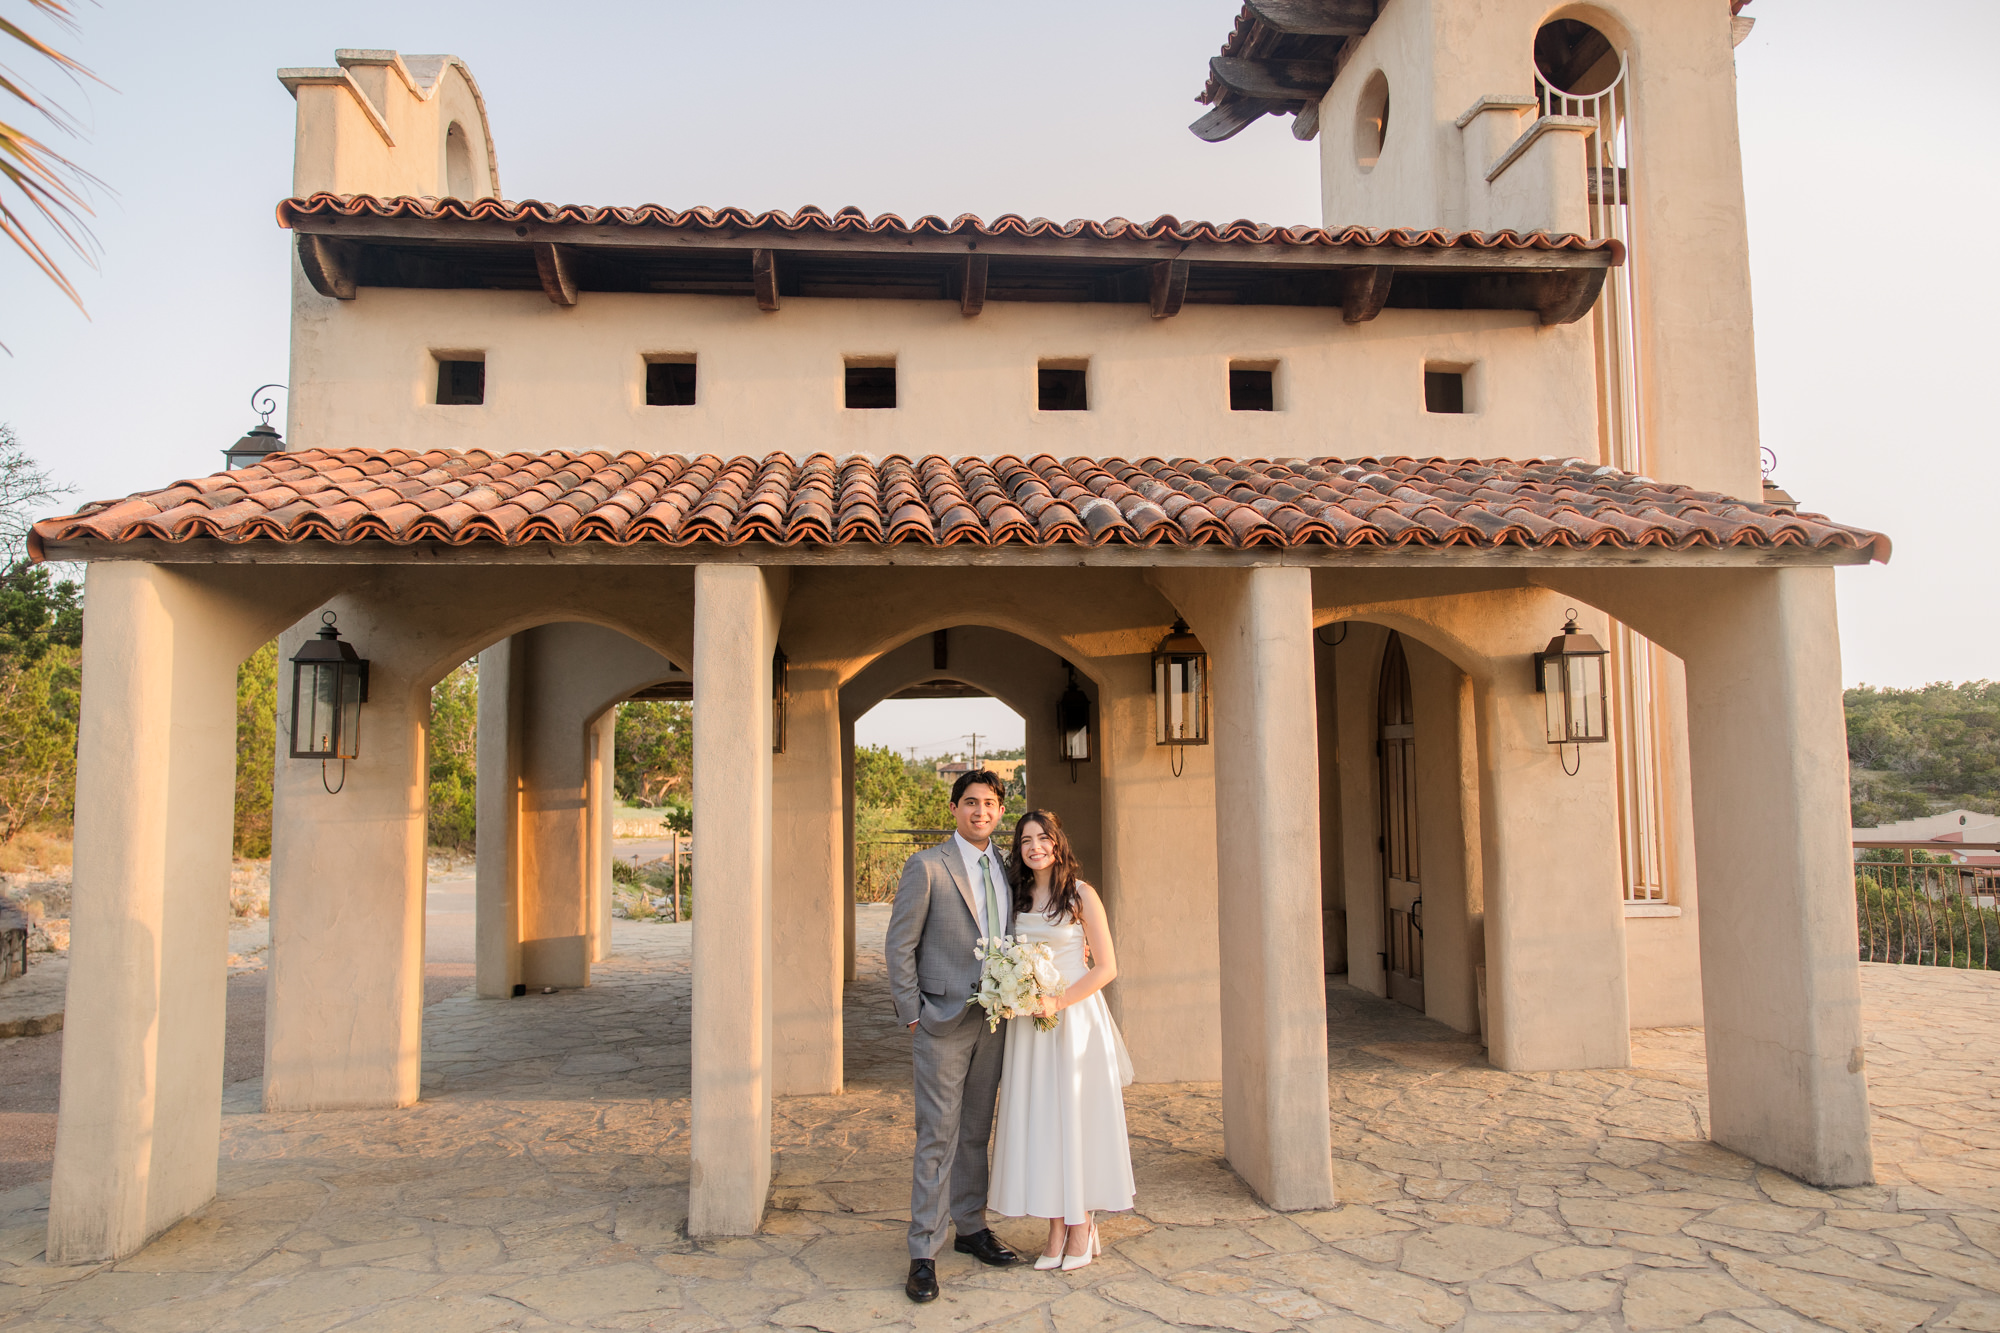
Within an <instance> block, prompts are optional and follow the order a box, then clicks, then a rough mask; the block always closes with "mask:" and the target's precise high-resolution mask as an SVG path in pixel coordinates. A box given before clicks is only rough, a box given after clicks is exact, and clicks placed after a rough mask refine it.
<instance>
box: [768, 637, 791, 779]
mask: <svg viewBox="0 0 2000 1333" xmlns="http://www.w3.org/2000/svg"><path fill="white" fill-rule="evenodd" d="M791 693H792V659H791V658H789V657H786V656H785V650H784V649H783V648H780V649H778V650H777V651H776V652H774V653H772V654H771V753H772V754H783V753H784V752H785V700H786V699H788V698H790V697H791Z"/></svg>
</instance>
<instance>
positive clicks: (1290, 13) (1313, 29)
mask: <svg viewBox="0 0 2000 1333" xmlns="http://www.w3.org/2000/svg"><path fill="white" fill-rule="evenodd" d="M1249 3H1250V12H1251V13H1252V14H1254V15H1256V16H1257V18H1258V19H1259V21H1261V22H1262V23H1263V24H1264V26H1265V27H1267V28H1270V29H1271V30H1272V31H1274V32H1284V33H1296V34H1298V35H1300V36H1306V37H1359V36H1361V34H1363V33H1365V32H1367V31H1368V29H1369V27H1370V25H1372V24H1373V23H1374V22H1375V0H1249Z"/></svg>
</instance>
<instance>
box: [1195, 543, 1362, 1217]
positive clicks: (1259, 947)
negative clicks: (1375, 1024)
mask: <svg viewBox="0 0 2000 1333" xmlns="http://www.w3.org/2000/svg"><path fill="white" fill-rule="evenodd" d="M1156 577H1157V581H1158V582H1159V585H1160V586H1161V588H1162V589H1163V590H1164V591H1166V592H1167V594H1168V596H1170V597H1171V598H1172V599H1173V600H1174V602H1175V604H1176V605H1178V606H1180V607H1181V608H1182V610H1183V611H1184V612H1185V613H1186V615H1187V617H1188V620H1189V621H1190V623H1192V624H1193V625H1194V628H1195V632H1196V633H1197V634H1198V635H1200V636H1201V638H1202V640H1203V642H1204V644H1205V645H1206V647H1207V648H1208V651H1209V655H1210V660H1211V663H1212V665H1213V671H1214V686H1213V691H1212V697H1213V699H1214V704H1215V720H1214V736H1215V742H1214V746H1215V793H1216V800H1215V853H1216V876H1217V888H1218V893H1217V897H1218V904H1217V906H1218V920H1217V925H1218V937H1219V943H1220V952H1221V962H1222V1113H1223V1148H1224V1151H1225V1152H1226V1153H1227V1154H1228V1157H1229V1161H1230V1165H1232V1166H1234V1167H1235V1168H1236V1171H1237V1173H1238V1174H1239V1175H1241V1176H1242V1177H1243V1179H1244V1180H1245V1181H1246V1182H1247V1183H1248V1184H1249V1185H1250V1187H1251V1188H1252V1189H1254V1190H1255V1191H1256V1192H1257V1194H1258V1196H1259V1197H1260V1198H1262V1199H1263V1200H1264V1202H1265V1203H1267V1204H1269V1205H1270V1206H1271V1207H1273V1208H1279V1209H1299V1208H1326V1207H1330V1206H1332V1204H1333V1203H1334V1196H1333V1165H1332V1139H1331V1133H1330V1131H1329V1127H1328V1119H1327V1117H1328V1105H1327V1060H1326V977H1325V964H1324V956H1323V954H1322V953H1321V949H1320V870H1319V753H1318V743H1317V741H1318V737H1317V732H1316V728H1315V725H1314V721H1313V718H1314V713H1315V708H1316V701H1315V699H1314V695H1313V686H1314V671H1313V642H1312V629H1313V620H1312V576H1311V573H1310V572H1309V571H1307V570H1304V569H1285V568H1261V569H1230V570H1212V571H1211V570H1204V571H1199V572H1198V573H1197V572H1195V571H1185V572H1183V571H1174V572H1173V575H1172V576H1171V577H1170V576H1168V575H1167V573H1166V572H1165V571H1159V572H1158V573H1157V575H1156Z"/></svg>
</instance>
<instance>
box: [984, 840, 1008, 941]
mask: <svg viewBox="0 0 2000 1333" xmlns="http://www.w3.org/2000/svg"><path fill="white" fill-rule="evenodd" d="M986 860H987V858H986V856H985V854H984V853H982V854H981V855H980V857H979V883H980V887H981V888H983V889H984V890H985V893H986V934H987V936H988V937H989V938H994V939H997V938H999V937H1000V936H1001V935H1003V934H1005V933H1006V927H1007V921H1006V918H1004V917H1002V916H1001V915H1000V895H998V894H997V893H995V892H993V870H992V867H990V866H988V865H987V864H986Z"/></svg>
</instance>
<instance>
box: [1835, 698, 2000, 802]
mask: <svg viewBox="0 0 2000 1333" xmlns="http://www.w3.org/2000/svg"><path fill="white" fill-rule="evenodd" d="M1846 705H1847V754H1848V761H1849V766H1850V767H1849V774H1850V776H1849V781H1850V784H1851V790H1850V795H1851V798H1852V801H1853V805H1854V822H1855V824H1856V826H1857V827H1862V828H1867V827H1872V826H1874V825H1877V824H1884V823H1891V822H1894V821H1895V820H1899V819H1913V818H1917V817H1919V816H1922V815H1926V814H1932V813H1935V812H1937V811H1940V810H1950V809H1960V808H1962V809H1967V810H1978V811H1981V812H1983V813H1986V814H2000V682H1996V681H1988V680H1973V681H1966V682H1965V683H1964V684H1960V685H1954V684H1952V683H1950V682H1949V681H1941V682H1935V683H1932V684H1929V685H1925V686H1922V687H1920V688H1918V689H1913V690H1898V689H1877V688H1875V687H1872V686H1868V685H1862V686H1859V687H1857V688H1855V689H1851V690H1848V691H1847V693H1846Z"/></svg>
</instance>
